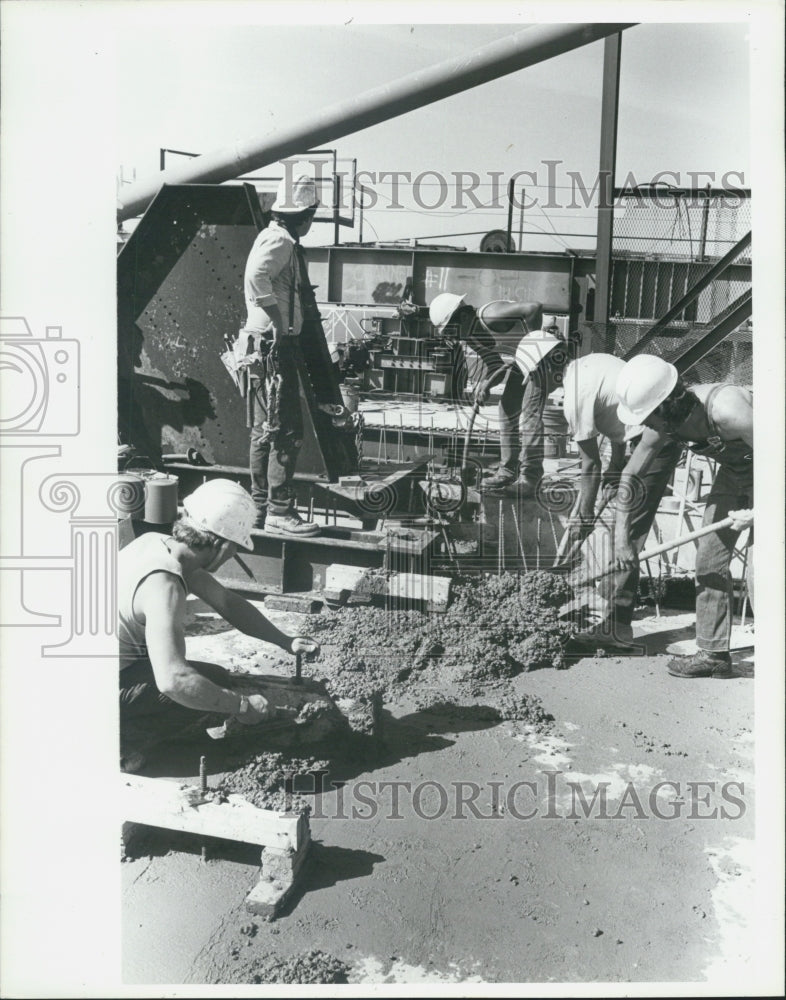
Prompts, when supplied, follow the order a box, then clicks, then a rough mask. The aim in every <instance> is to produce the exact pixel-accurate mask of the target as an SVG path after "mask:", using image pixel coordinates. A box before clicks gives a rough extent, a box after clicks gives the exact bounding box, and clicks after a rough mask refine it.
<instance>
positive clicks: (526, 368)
mask: <svg viewBox="0 0 786 1000" xmlns="http://www.w3.org/2000/svg"><path fill="white" fill-rule="evenodd" d="M560 344H562V345H563V346H564V341H563V340H561V339H560V338H559V337H555V336H554V334H552V333H546V332H545V331H544V330H536V331H535V332H533V333H528V334H526V335H525V336H524V337H522V338H521V340H520V341H519V346H518V347H517V348H516V364H517V365H518V367H519V369H520V370H521V372H522V373H523V374H524V375H531V374H532V373H533V372H534V371H535V369H536V368H537V367H538V365H539V364H540V362H541V361H542V360H543V359H544V358H545V357H546V356H547V355H548V354H550V353H551V351H553V350H554V348H555V347H557V346H558V345H560Z"/></svg>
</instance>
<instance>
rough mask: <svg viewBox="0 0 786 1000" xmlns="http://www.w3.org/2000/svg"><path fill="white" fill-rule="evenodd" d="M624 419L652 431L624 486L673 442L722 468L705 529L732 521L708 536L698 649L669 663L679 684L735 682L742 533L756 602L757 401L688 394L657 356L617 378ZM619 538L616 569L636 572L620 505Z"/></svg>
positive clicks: (701, 547) (705, 388)
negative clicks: (737, 560) (735, 561)
mask: <svg viewBox="0 0 786 1000" xmlns="http://www.w3.org/2000/svg"><path fill="white" fill-rule="evenodd" d="M617 395H618V396H619V399H620V403H619V407H618V410H617V412H618V415H619V418H620V420H621V421H623V423H626V424H630V423H633V424H636V423H640V424H644V426H645V427H646V428H647V429H646V430H645V432H644V434H643V436H642V439H641V442H640V443H639V445H638V447H637V448H636V451H635V452H634V454H633V456H632V457H631V460H630V462H629V463H628V465H627V467H626V469H625V473H624V474H623V477H622V480H621V483H620V492H621V493H622V491H623V487H624V486H625V480H626V479H629V480H633V478H634V477H637V476H638V477H641V476H643V475H644V474H645V473H646V471H647V469H648V468H649V467H650V465H651V463H652V462H653V460H654V458H655V456H656V455H657V454H658V453H659V451H660V450H661V448H662V447H663V446H664V444H666V443H667V442H669V441H674V442H678V443H680V444H682V445H687V446H688V447H690V448H691V450H692V451H694V452H696V453H697V454H700V455H706V456H708V457H710V458H712V459H713V460H714V461H715V462H716V463H717V471H716V473H715V479H714V481H713V484H712V489H711V490H710V494H709V496H708V498H707V502H706V506H705V509H704V524H705V525H710V524H716V523H717V522H718V521H722V520H724V519H725V518H726V517H732V518H734V519H735V520H734V522H733V524H732V525H731V527H729V528H725V529H722V530H721V531H718V532H713V533H711V534H707V535H704V536H703V537H702V538H700V539H699V542H698V551H697V553H696V645H697V646H698V651H697V652H696V653H695V654H694V655H693V656H687V657H675V658H673V659H672V660H670V661H669V664H668V670H669V673H671V674H673V675H674V676H676V677H730V676H733V670H732V663H731V656H730V653H729V650H730V645H731V625H732V611H733V596H734V595H733V589H732V579H731V572H730V564H731V559H732V555H733V553H734V548H735V544H736V541H737V539H738V537H739V535H740V532H741V531H744V530H745V529H746V528H750V529H751V537H750V543H749V548H748V588H749V592H750V595H751V604H752V603H753V544H752V542H753V510H752V507H753V394H752V393H751V392H750V390H748V389H743V388H741V387H740V386H736V385H730V384H726V383H716V384H712V385H695V386H692V387H691V388H687V387H686V386H685V384H684V383H683V382H682V380H681V379H680V377H679V373H678V372H677V369H676V368H675V367H674V366H673V365H670V364H669V363H668V362H666V361H664V360H663V359H662V358H659V357H656V356H654V355H647V354H640V355H638V356H637V357H635V358H633V359H632V360H630V361H628V362H627V364H626V365H625V367H624V368H623V370H622V371H621V372H620V375H619V377H618V379H617ZM618 506H619V507H620V513H619V516H618V521H617V529H616V538H615V559H616V564H617V567H618V569H620V570H627V569H631V568H632V567H633V565H634V564H635V563H636V562H637V560H638V556H637V553H636V552H635V551H634V550H633V549H632V547H631V546H630V544H629V542H628V538H629V537H630V529H629V520H630V517H631V513H630V511H629V510H625V509H624V507H625V505H622V504H619V505H618Z"/></svg>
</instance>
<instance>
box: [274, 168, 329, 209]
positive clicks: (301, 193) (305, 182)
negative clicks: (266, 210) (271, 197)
mask: <svg viewBox="0 0 786 1000" xmlns="http://www.w3.org/2000/svg"><path fill="white" fill-rule="evenodd" d="M318 205H319V198H317V185H316V183H315V181H314V178H313V177H309V176H308V174H301V175H300V176H299V177H296V178H295V179H294V180H292V179H291V178H289V177H284V178H282V180H281V181H280V183H279V185H278V190H277V191H276V200H275V201H274V202H273V204H272V205H271V206H270V211H271V212H281V213H283V214H285V215H287V214H288V215H294V214H295V213H296V212H302V211H304V210H305V209H307V208H317V206H318Z"/></svg>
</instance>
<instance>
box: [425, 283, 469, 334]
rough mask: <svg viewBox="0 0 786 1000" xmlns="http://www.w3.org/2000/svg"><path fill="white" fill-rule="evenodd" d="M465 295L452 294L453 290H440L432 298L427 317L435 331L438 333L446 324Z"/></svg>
mask: <svg viewBox="0 0 786 1000" xmlns="http://www.w3.org/2000/svg"><path fill="white" fill-rule="evenodd" d="M466 297H467V296H466V295H454V294H453V292H442V293H441V294H440V295H437V296H436V298H435V299H433V300H432V302H431V305H430V306H429V307H428V318H429V319H430V320H431V324H432V326H433V327H434V328H435V330H436V331H437V333H440V332H441V331H442V330H443V329H444V328H445V327H446V326H447V325H448V323H449V322H450V319H451V317H452V316H453V313H454V312H455V311H456V310H457V309H458V307H459V306H460V305H461V304H462V303H463V302H464V299H465V298H466Z"/></svg>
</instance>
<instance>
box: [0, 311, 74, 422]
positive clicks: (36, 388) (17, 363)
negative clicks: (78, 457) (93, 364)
mask: <svg viewBox="0 0 786 1000" xmlns="http://www.w3.org/2000/svg"><path fill="white" fill-rule="evenodd" d="M62 332H63V331H62V327H59V326H48V327H47V328H46V337H45V338H44V339H40V338H35V337H34V336H33V334H32V331H31V329H30V326H29V324H28V322H27V320H26V319H24V317H21V316H10V317H0V434H5V435H11V434H13V435H25V436H29V435H33V434H36V435H39V436H41V437H47V436H57V437H68V436H73V435H75V434H78V433H79V341H78V340H71V339H68V340H67V339H64V338H63V336H62Z"/></svg>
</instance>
